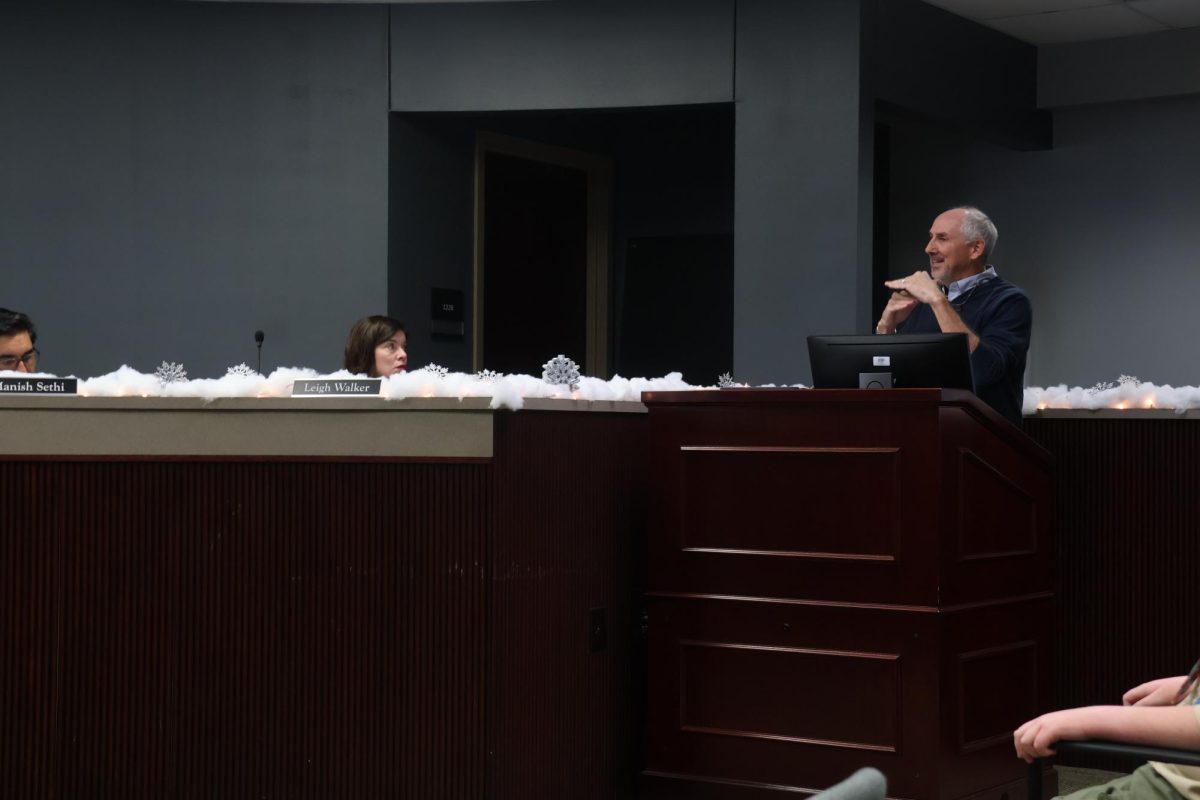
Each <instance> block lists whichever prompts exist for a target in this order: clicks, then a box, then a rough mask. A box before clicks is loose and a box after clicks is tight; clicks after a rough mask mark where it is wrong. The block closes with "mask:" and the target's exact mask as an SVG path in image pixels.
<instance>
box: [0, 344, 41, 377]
mask: <svg viewBox="0 0 1200 800" xmlns="http://www.w3.org/2000/svg"><path fill="white" fill-rule="evenodd" d="M39 355H41V353H39V352H38V349H37V348H36V347H35V348H33V349H32V350H30V351H29V352H28V353H26V354H25V355H23V356H0V369H16V368H17V364H24V365H25V369H27V370H29V371H30V372H32V371H33V370H35V369H37V362H38V356H39Z"/></svg>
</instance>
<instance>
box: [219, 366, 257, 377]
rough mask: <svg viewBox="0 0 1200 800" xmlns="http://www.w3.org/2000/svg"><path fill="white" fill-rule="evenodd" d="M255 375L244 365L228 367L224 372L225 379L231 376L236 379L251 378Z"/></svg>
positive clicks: (255, 373)
mask: <svg viewBox="0 0 1200 800" xmlns="http://www.w3.org/2000/svg"><path fill="white" fill-rule="evenodd" d="M257 374H258V373H257V372H255V371H254V370H253V369H251V368H250V367H249V366H247V365H246V364H245V363H241V364H238V365H237V366H236V367H230V368H229V369H227V370H225V376H226V377H228V376H230V375H232V376H234V377H237V378H252V377H254V376H255V375H257Z"/></svg>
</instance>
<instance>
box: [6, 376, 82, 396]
mask: <svg viewBox="0 0 1200 800" xmlns="http://www.w3.org/2000/svg"><path fill="white" fill-rule="evenodd" d="M0 394H79V380H78V379H76V378H0Z"/></svg>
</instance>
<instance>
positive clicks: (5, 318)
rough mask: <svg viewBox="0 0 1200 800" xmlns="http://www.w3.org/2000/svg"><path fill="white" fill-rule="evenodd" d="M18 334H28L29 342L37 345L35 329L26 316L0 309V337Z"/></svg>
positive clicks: (18, 312)
mask: <svg viewBox="0 0 1200 800" xmlns="http://www.w3.org/2000/svg"><path fill="white" fill-rule="evenodd" d="M18 333H28V334H29V341H30V342H32V343H34V344H37V328H35V327H34V326H33V320H31V319H30V318H29V316H28V315H27V314H22V313H21V312H20V311H10V310H8V309H7V308H0V336H16V335H17V334H18Z"/></svg>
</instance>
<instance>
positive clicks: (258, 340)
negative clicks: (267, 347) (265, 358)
mask: <svg viewBox="0 0 1200 800" xmlns="http://www.w3.org/2000/svg"><path fill="white" fill-rule="evenodd" d="M265 338H267V335H266V334H265V333H263V332H262V331H255V332H254V344H255V345H257V346H258V374H259V375H262V343H263V339H265Z"/></svg>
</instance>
